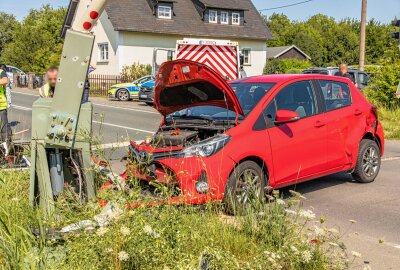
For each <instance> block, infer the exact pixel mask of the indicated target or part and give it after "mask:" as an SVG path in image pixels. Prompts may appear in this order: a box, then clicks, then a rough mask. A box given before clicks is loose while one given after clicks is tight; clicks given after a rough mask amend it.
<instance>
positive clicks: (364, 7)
mask: <svg viewBox="0 0 400 270" xmlns="http://www.w3.org/2000/svg"><path fill="white" fill-rule="evenodd" d="M366 28H367V0H362V7H361V35H360V62H359V68H360V70H364V65H365V35H366Z"/></svg>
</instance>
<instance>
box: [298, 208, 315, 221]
mask: <svg viewBox="0 0 400 270" xmlns="http://www.w3.org/2000/svg"><path fill="white" fill-rule="evenodd" d="M299 215H300V216H301V217H303V218H306V219H314V218H315V214H314V213H313V211H311V210H300V212H299Z"/></svg>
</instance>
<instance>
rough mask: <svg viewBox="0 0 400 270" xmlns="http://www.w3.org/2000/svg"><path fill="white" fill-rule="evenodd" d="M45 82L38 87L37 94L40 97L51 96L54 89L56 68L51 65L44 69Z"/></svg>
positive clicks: (56, 74)
mask: <svg viewBox="0 0 400 270" xmlns="http://www.w3.org/2000/svg"><path fill="white" fill-rule="evenodd" d="M46 77H47V83H46V84H45V85H43V86H42V88H40V89H39V95H40V97H42V98H52V97H53V96H54V91H55V89H56V84H57V77H58V68H57V67H51V68H49V69H47V71H46Z"/></svg>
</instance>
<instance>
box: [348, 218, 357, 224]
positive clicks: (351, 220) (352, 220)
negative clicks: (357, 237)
mask: <svg viewBox="0 0 400 270" xmlns="http://www.w3.org/2000/svg"><path fill="white" fill-rule="evenodd" d="M349 221H350V222H351V223H353V224H354V223H357V220H354V219H350V220H349Z"/></svg>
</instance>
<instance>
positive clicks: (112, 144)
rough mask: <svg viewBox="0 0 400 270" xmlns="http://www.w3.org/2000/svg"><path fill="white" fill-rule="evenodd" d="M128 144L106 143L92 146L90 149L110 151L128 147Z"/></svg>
mask: <svg viewBox="0 0 400 270" xmlns="http://www.w3.org/2000/svg"><path fill="white" fill-rule="evenodd" d="M130 144H131V143H130V142H116V143H106V144H101V145H93V146H92V149H98V148H100V149H112V148H123V147H127V146H128V145H130Z"/></svg>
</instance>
